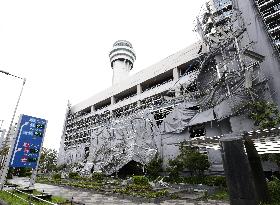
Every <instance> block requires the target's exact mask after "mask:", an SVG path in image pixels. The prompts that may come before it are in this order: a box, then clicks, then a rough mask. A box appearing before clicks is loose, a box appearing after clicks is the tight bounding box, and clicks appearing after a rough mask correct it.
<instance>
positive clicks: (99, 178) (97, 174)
mask: <svg viewBox="0 0 280 205" xmlns="http://www.w3.org/2000/svg"><path fill="white" fill-rule="evenodd" d="M104 178H105V175H104V174H103V173H102V172H94V173H92V180H93V181H98V182H100V181H103V179H104Z"/></svg>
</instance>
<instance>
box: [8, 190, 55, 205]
mask: <svg viewBox="0 0 280 205" xmlns="http://www.w3.org/2000/svg"><path fill="white" fill-rule="evenodd" d="M13 190H15V191H17V192H19V193H21V194H24V195H27V196H28V200H27V199H24V198H22V197H20V196H18V195H16V194H14V193H12V192H10V191H9V190H3V191H5V192H7V193H9V194H11V195H12V196H15V197H16V198H18V199H21V200H22V201H25V202H27V203H28V204H30V205H36V204H34V203H32V202H31V200H32V198H34V199H37V200H38V201H41V202H44V203H46V204H50V205H58V204H56V203H52V202H50V201H46V200H44V199H41V198H39V197H36V196H34V195H33V194H27V193H25V192H23V191H20V190H18V189H17V188H14V189H13Z"/></svg>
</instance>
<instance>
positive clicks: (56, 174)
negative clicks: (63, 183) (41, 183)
mask: <svg viewBox="0 0 280 205" xmlns="http://www.w3.org/2000/svg"><path fill="white" fill-rule="evenodd" d="M52 178H53V180H56V181H58V180H61V174H60V173H55V174H53V175H52Z"/></svg>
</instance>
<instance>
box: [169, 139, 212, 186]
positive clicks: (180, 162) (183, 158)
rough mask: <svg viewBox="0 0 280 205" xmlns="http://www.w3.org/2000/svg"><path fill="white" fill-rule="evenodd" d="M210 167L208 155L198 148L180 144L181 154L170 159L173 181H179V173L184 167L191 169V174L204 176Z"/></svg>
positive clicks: (170, 173) (170, 171)
mask: <svg viewBox="0 0 280 205" xmlns="http://www.w3.org/2000/svg"><path fill="white" fill-rule="evenodd" d="M209 167H210V163H209V161H208V157H207V155H204V154H201V153H199V152H198V150H196V149H194V148H192V147H189V146H186V145H185V143H184V142H183V143H181V144H180V154H179V155H178V156H177V157H176V158H175V159H173V160H169V167H168V168H167V171H168V172H169V177H170V180H171V181H178V180H177V178H179V173H180V172H182V171H184V169H186V168H187V169H189V171H190V172H191V174H192V175H193V174H194V175H197V176H202V175H203V173H204V171H205V170H207V169H208V168H209Z"/></svg>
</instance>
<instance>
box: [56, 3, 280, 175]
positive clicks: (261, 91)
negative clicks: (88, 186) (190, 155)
mask: <svg viewBox="0 0 280 205" xmlns="http://www.w3.org/2000/svg"><path fill="white" fill-rule="evenodd" d="M265 8H266V9H265ZM271 8H272V9H271ZM275 8H276V9H277V8H279V1H276V0H275V1H263V0H262V1H253V0H233V1H231V0H214V1H210V2H208V3H206V5H205V6H204V7H203V9H202V11H201V13H200V14H199V15H198V17H197V20H196V22H197V23H196V31H197V32H198V33H199V34H200V36H201V39H202V40H201V41H199V42H197V43H194V44H193V45H191V46H189V47H187V48H185V49H183V50H181V51H179V52H177V53H175V54H173V55H170V56H169V57H167V58H165V59H163V60H162V61H160V62H158V63H157V64H155V65H152V66H150V67H148V68H147V69H144V70H142V71H140V72H139V73H136V74H135V75H132V76H129V72H130V70H131V69H132V68H133V63H134V61H135V60H136V55H135V52H134V50H133V46H132V44H131V43H130V42H128V41H125V40H120V41H117V42H116V43H115V44H114V45H113V49H112V50H111V52H110V60H111V67H112V69H113V72H114V74H113V86H112V87H110V88H108V89H106V90H104V91H103V92H101V93H99V94H97V95H94V96H93V97H91V98H89V99H87V100H85V101H83V102H81V103H79V104H77V105H74V106H72V105H70V103H69V105H68V108H67V113H66V119H65V125H64V129H63V135H62V139H61V146H60V152H59V163H60V164H63V163H67V164H77V163H78V164H79V165H77V167H80V171H82V172H90V171H93V170H95V171H103V172H105V173H106V174H112V173H114V172H117V171H118V170H119V169H121V168H122V167H123V166H125V165H126V164H127V163H129V162H131V161H135V162H138V163H140V164H143V165H144V164H147V163H148V162H149V161H150V160H151V159H152V158H153V157H154V156H155V154H156V153H159V155H160V156H161V157H162V158H163V162H164V166H167V164H168V160H169V159H172V158H174V157H176V156H177V155H178V153H179V144H180V143H181V142H183V141H188V140H194V139H201V138H203V139H204V141H203V142H200V141H199V140H198V141H197V142H199V143H196V145H197V146H199V147H200V150H201V151H202V152H205V153H207V154H208V157H209V160H210V162H211V164H212V165H211V168H210V170H211V171H213V172H218V171H223V168H222V160H221V154H220V151H219V146H218V145H217V143H215V142H216V141H215V139H219V138H220V137H222V136H225V135H227V134H229V133H236V134H237V135H238V134H240V133H242V132H249V131H251V130H256V129H258V127H257V126H256V125H254V122H253V121H252V120H251V119H250V118H249V117H248V114H247V113H246V109H245V108H244V105H245V104H246V103H248V102H250V101H252V100H265V101H269V102H274V103H275V104H277V105H278V106H279V105H280V90H279V87H280V84H279V80H278V79H280V70H279V55H278V54H279V52H278V51H279V50H277V49H279V34H278V33H277V31H278V30H277V29H278V27H279V18H274V17H273V18H272V19H274V20H271V17H269V20H268V16H269V15H271V14H272V13H273V15H278V13H279V12H278V11H279V10H275ZM245 10H246V12H244V11H245ZM252 19H255V20H254V21H253V20H252ZM256 33H257V34H258V35H257V34H256ZM277 88H278V89H277ZM262 136H263V135H260V136H259V137H258V139H259V140H260V138H261V137H262ZM277 136H278V135H273V136H272V138H273V139H271V140H270V141H269V142H266V144H267V143H268V144H269V146H265V148H264V147H262V146H257V148H258V150H259V151H261V152H263V153H265V152H277V150H279V149H278V148H279V147H280V143H279V138H277ZM205 139H206V141H207V140H208V143H205V142H206V141H205ZM259 142H260V141H259ZM261 143H263V141H261ZM277 147H278V148H277Z"/></svg>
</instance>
